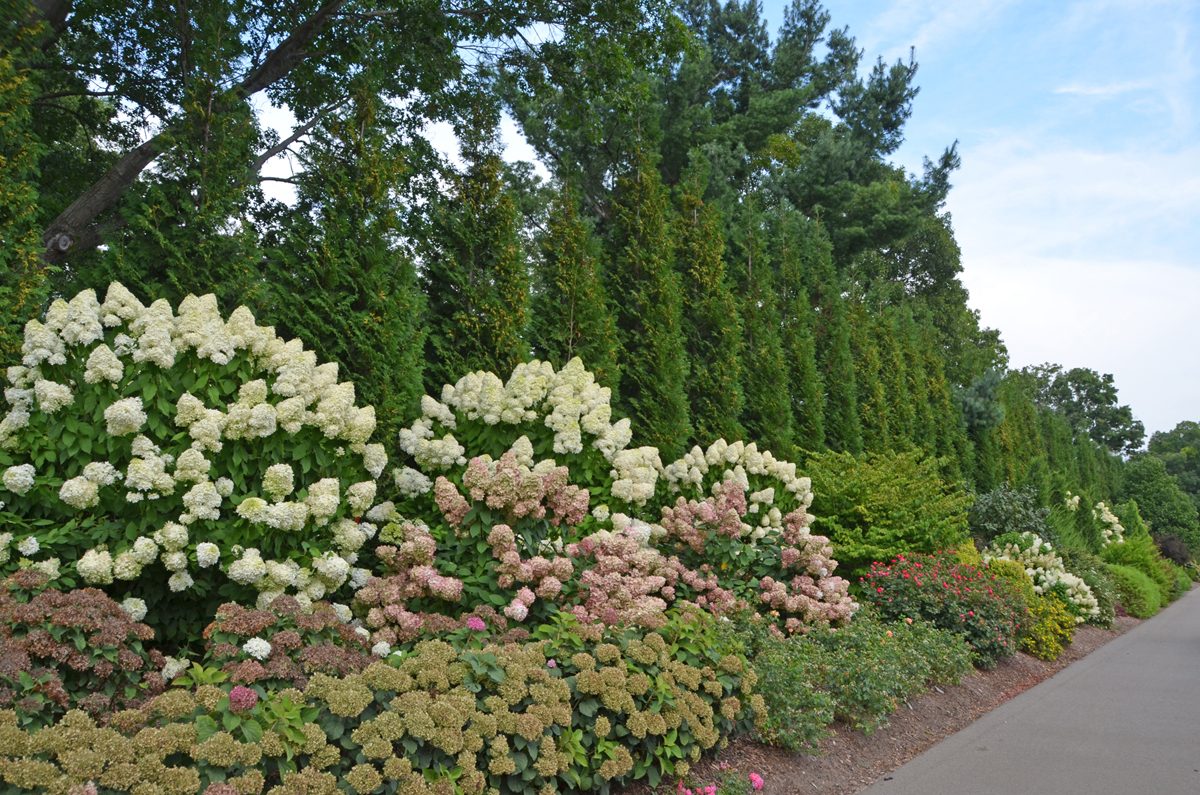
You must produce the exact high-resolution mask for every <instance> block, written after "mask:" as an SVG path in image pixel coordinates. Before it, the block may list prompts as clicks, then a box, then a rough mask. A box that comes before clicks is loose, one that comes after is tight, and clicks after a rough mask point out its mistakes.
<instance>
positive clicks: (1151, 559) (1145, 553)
mask: <svg viewBox="0 0 1200 795" xmlns="http://www.w3.org/2000/svg"><path fill="white" fill-rule="evenodd" d="M1100 557H1101V558H1103V560H1104V562H1105V563H1115V564H1117V565H1120V566H1130V567H1132V568H1135V569H1137V570H1138V571H1140V572H1141V573H1142V574H1145V575H1146V576H1147V577H1149V578H1150V579H1152V580H1154V584H1155V585H1157V586H1158V590H1159V592H1160V593H1161V594H1162V595H1163V598H1164V599H1167V600H1169V599H1171V595H1172V593H1173V592H1174V590H1175V574H1174V572H1172V571H1171V570H1170V568H1169V566H1170V564H1169V563H1168V562H1167V561H1166V560H1165V559H1164V558H1163V556H1162V555H1160V554H1159V552H1158V547H1157V546H1156V545H1155V543H1154V539H1153V538H1151V537H1150V534H1149V533H1138V534H1136V535H1134V534H1131V535H1130V536H1129V537H1128V538H1126V539H1125V543H1123V544H1112V545H1111V546H1108V547H1105V549H1104V551H1103V552H1101V553H1100Z"/></svg>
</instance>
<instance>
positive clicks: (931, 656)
mask: <svg viewBox="0 0 1200 795" xmlns="http://www.w3.org/2000/svg"><path fill="white" fill-rule="evenodd" d="M739 632H740V634H741V636H742V637H743V638H744V639H746V641H747V642H748V644H749V648H750V656H751V658H752V660H753V665H754V670H755V671H756V672H757V673H758V676H759V680H758V689H759V691H760V692H761V693H762V695H763V699H764V701H765V704H766V708H767V710H766V716H765V718H764V719H763V720H761V721H759V723H758V725H757V727H756V733H757V736H758V737H759V739H761V740H762V741H763V742H766V743H769V744H771V745H778V746H782V747H785V748H789V749H792V750H798V749H811V748H814V747H815V746H816V744H817V743H818V742H819V741H820V740H821V738H823V737H825V736H826V735H827V734H828V726H829V725H830V724H831V723H832V722H833V721H834V720H835V719H837V720H842V721H845V722H846V723H847V724H849V725H851V726H853V727H854V728H856V729H858V730H860V731H864V732H871V731H873V730H875V729H877V728H879V727H880V726H882V725H884V724H885V723H887V719H888V716H889V715H891V714H892V712H894V711H895V709H896V707H897V705H898V704H899V703H900V701H902V700H903V699H905V698H908V697H909V696H912V695H914V694H916V693H919V692H921V691H922V690H924V689H925V688H926V687H928V686H930V685H935V684H956V683H957V682H958V681H960V680H961V678H962V677H963V676H964V675H965V674H966V673H968V672H970V670H971V656H972V655H971V650H970V647H968V646H967V644H966V643H965V641H964V640H963V638H962V637H961V636H959V635H958V634H956V633H953V632H948V631H946V630H941V629H938V628H936V627H934V626H933V625H932V624H930V623H928V622H925V621H921V620H916V621H913V620H912V619H908V620H906V621H898V622H894V623H892V622H888V623H885V622H881V621H879V620H878V619H877V618H874V617H871V616H861V615H860V616H858V617H857V618H856V619H855V620H854V621H853V622H852V623H851V624H850V625H849V626H847V627H843V628H842V629H838V630H836V631H830V630H814V631H813V632H811V633H809V634H808V635H806V636H804V637H803V638H800V637H791V638H784V637H781V636H779V634H778V633H772V632H769V631H766V629H765V627H764V623H763V622H761V621H755V620H754V618H753V617H750V619H748V620H745V619H744V620H743V621H742V623H741V625H740V626H739Z"/></svg>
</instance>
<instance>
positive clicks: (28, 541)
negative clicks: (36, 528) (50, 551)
mask: <svg viewBox="0 0 1200 795" xmlns="http://www.w3.org/2000/svg"><path fill="white" fill-rule="evenodd" d="M41 548H42V545H41V544H39V543H38V540H37V539H36V538H34V537H33V536H26V537H25V538H23V539H21V541H20V542H19V543H18V544H17V551H18V552H20V553H21V554H22V555H24V556H25V557H27V558H31V557H33V556H34V555H36V554H37V553H38V551H39V550H40V549H41Z"/></svg>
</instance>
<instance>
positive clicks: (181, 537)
mask: <svg viewBox="0 0 1200 795" xmlns="http://www.w3.org/2000/svg"><path fill="white" fill-rule="evenodd" d="M154 540H155V542H157V543H158V545H159V546H161V547H162V548H163V549H164V550H166V551H167V552H179V551H180V550H182V549H183V548H184V547H186V546H187V544H188V529H187V527H185V526H184V525H181V524H179V523H178V522H167V523H166V524H164V525H163V526H162V528H161V529H160V530H158V531H157V532H156V533H155V534H154Z"/></svg>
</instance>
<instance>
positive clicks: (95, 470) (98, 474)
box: [83, 461, 121, 486]
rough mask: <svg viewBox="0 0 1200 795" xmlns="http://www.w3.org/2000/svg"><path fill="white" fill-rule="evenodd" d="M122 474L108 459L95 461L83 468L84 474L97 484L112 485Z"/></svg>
mask: <svg viewBox="0 0 1200 795" xmlns="http://www.w3.org/2000/svg"><path fill="white" fill-rule="evenodd" d="M120 475H121V473H120V471H119V470H118V469H117V468H116V467H115V466H113V465H112V464H110V463H108V462H107V461H93V462H91V463H90V464H87V465H86V466H84V468H83V476H84V477H85V478H87V479H88V480H90V481H92V482H93V483H95V484H96V485H97V486H111V485H112V484H113V483H116V482H117V478H118V477H120Z"/></svg>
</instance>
